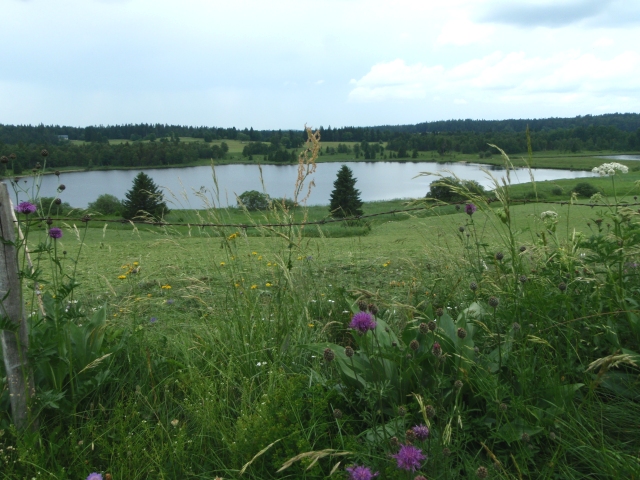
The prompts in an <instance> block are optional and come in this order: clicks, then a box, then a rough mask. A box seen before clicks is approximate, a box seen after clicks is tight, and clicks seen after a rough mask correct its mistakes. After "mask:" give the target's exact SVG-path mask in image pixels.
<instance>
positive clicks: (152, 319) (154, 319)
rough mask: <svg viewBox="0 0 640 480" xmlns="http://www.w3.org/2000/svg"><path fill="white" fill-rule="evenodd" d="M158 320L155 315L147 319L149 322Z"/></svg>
mask: <svg viewBox="0 0 640 480" xmlns="http://www.w3.org/2000/svg"><path fill="white" fill-rule="evenodd" d="M157 321H158V319H157V318H156V317H151V319H150V320H149V322H151V323H156V322H157Z"/></svg>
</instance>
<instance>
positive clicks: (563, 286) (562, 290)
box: [558, 282, 567, 292]
mask: <svg viewBox="0 0 640 480" xmlns="http://www.w3.org/2000/svg"><path fill="white" fill-rule="evenodd" d="M558 288H559V289H560V291H561V292H564V291H565V290H566V289H567V284H566V283H564V282H560V284H559V285H558Z"/></svg>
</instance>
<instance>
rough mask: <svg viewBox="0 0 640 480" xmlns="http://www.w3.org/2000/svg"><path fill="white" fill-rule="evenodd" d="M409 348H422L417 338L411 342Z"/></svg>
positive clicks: (414, 349)
mask: <svg viewBox="0 0 640 480" xmlns="http://www.w3.org/2000/svg"><path fill="white" fill-rule="evenodd" d="M409 348H410V349H411V350H413V351H414V352H415V351H416V350H418V349H419V348H420V343H419V342H418V341H417V340H411V342H410V343H409Z"/></svg>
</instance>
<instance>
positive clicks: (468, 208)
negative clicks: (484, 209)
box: [464, 203, 478, 216]
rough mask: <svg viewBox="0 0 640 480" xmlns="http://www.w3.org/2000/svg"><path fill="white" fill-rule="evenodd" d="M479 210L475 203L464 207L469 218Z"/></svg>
mask: <svg viewBox="0 0 640 480" xmlns="http://www.w3.org/2000/svg"><path fill="white" fill-rule="evenodd" d="M477 209H478V207H476V206H475V205H474V204H473V203H467V204H466V205H465V206H464V211H465V212H467V215H469V216H471V215H473V214H474V213H475V211H476V210H477Z"/></svg>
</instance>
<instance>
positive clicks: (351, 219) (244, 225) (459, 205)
mask: <svg viewBox="0 0 640 480" xmlns="http://www.w3.org/2000/svg"><path fill="white" fill-rule="evenodd" d="M634 200H637V198H636V197H634ZM493 202H496V200H495V199H489V201H488V203H489V205H490V204H491V203H493ZM466 203H468V202H458V203H446V204H445V203H437V204H434V205H424V206H419V207H411V208H403V209H395V210H388V211H386V212H378V213H370V214H366V215H355V216H350V217H341V218H323V219H321V220H315V221H305V222H288V223H191V222H166V221H164V220H149V219H134V220H126V219H102V218H95V217H92V216H90V215H84V216H82V217H56V218H55V220H57V221H67V222H84V223H88V222H100V223H120V224H130V225H150V226H160V227H168V226H174V227H214V228H238V229H248V228H276V227H304V226H308V225H326V224H331V223H340V222H354V221H358V220H365V219H368V218H373V217H379V216H382V215H396V214H402V213H409V212H418V211H424V210H434V209H439V208H445V207H454V208H456V209H457V210H461V208H462V206H463V205H465V204H466ZM511 204H522V205H530V204H536V205H560V206H564V205H571V206H574V207H590V208H594V207H598V206H600V207H604V206H608V207H637V206H640V202H634V203H618V204H608V205H602V204H596V203H577V202H571V201H568V200H565V201H535V200H513V201H511ZM638 212H639V213H640V209H638ZM50 220H51V218H49V217H37V218H33V217H32V218H30V221H31V222H33V223H40V222H48V221H50Z"/></svg>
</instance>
